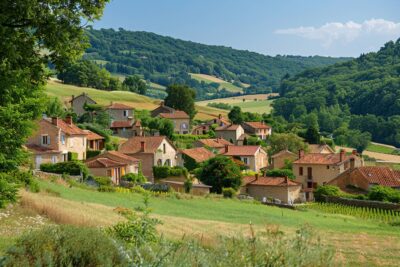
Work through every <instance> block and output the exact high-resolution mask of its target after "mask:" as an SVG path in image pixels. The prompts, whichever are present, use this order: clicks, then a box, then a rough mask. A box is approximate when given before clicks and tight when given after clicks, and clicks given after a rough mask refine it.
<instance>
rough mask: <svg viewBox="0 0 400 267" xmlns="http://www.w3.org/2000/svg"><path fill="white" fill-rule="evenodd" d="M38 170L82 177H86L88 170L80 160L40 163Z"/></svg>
mask: <svg viewBox="0 0 400 267" xmlns="http://www.w3.org/2000/svg"><path fill="white" fill-rule="evenodd" d="M40 170H41V171H44V172H51V173H58V174H64V173H66V174H69V175H81V173H82V176H83V179H86V178H87V176H88V174H89V170H88V168H87V167H86V165H85V164H83V163H82V162H80V161H65V162H58V163H43V164H41V165H40Z"/></svg>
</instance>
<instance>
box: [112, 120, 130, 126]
mask: <svg viewBox="0 0 400 267" xmlns="http://www.w3.org/2000/svg"><path fill="white" fill-rule="evenodd" d="M131 127H132V121H129V120H126V121H113V122H111V126H110V128H131Z"/></svg>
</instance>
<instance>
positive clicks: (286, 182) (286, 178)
mask: <svg viewBox="0 0 400 267" xmlns="http://www.w3.org/2000/svg"><path fill="white" fill-rule="evenodd" d="M285 184H289V180H288V177H287V176H285Z"/></svg>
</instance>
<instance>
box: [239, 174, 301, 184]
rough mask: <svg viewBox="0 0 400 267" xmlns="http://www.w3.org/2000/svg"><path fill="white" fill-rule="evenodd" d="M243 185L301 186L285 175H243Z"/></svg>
mask: <svg viewBox="0 0 400 267" xmlns="http://www.w3.org/2000/svg"><path fill="white" fill-rule="evenodd" d="M243 185H258V186H301V183H297V182H294V181H292V180H290V179H289V178H286V177H269V176H261V177H258V178H256V177H254V176H245V177H243Z"/></svg>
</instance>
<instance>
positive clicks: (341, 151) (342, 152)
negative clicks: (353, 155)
mask: <svg viewBox="0 0 400 267" xmlns="http://www.w3.org/2000/svg"><path fill="white" fill-rule="evenodd" d="M345 153H346V152H345V151H344V149H341V150H340V158H339V159H340V162H342V161H343V160H344V155H345Z"/></svg>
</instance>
